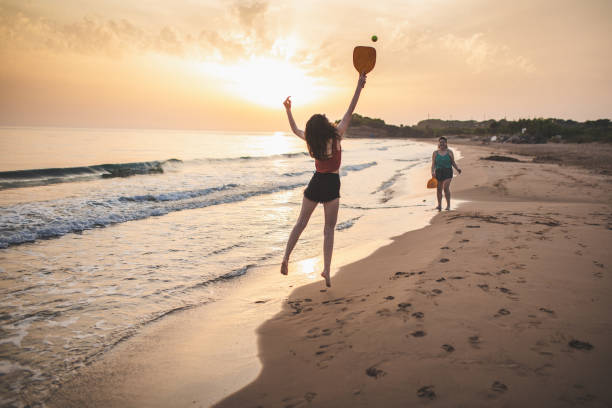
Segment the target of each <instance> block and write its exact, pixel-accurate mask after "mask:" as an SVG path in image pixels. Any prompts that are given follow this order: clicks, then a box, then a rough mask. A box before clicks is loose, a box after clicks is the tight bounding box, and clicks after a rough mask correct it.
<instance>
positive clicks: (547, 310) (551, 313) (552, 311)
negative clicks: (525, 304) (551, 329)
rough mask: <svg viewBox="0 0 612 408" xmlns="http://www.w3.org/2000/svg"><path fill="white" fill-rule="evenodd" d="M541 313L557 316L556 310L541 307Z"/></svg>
mask: <svg viewBox="0 0 612 408" xmlns="http://www.w3.org/2000/svg"><path fill="white" fill-rule="evenodd" d="M540 312H544V313H548V314H549V315H554V314H555V311H554V310H550V309H546V308H545V307H541V308H540Z"/></svg>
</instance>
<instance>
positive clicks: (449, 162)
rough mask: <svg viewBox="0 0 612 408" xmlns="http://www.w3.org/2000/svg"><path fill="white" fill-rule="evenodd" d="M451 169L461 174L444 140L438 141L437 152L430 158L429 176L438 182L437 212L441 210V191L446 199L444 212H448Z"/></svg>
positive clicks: (451, 177)
mask: <svg viewBox="0 0 612 408" xmlns="http://www.w3.org/2000/svg"><path fill="white" fill-rule="evenodd" d="M453 167H454V168H455V169H457V171H458V172H459V174H461V169H460V168H459V167H457V164H456V163H455V155H454V154H453V151H452V150H451V149H449V148H448V145H447V141H446V138H445V137H444V136H442V137H441V138H440V139H438V150H435V151H434V152H433V155H432V156H431V175H432V177H435V178H436V179H437V180H438V192H437V193H438V206H437V207H436V209H437V210H438V211H441V210H442V190H444V197H445V198H446V210H447V211H448V210H450V200H451V193H450V183H451V181H452V180H453Z"/></svg>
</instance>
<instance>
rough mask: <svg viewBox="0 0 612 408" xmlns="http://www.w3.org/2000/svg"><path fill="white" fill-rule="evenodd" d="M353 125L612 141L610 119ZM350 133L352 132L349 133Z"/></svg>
mask: <svg viewBox="0 0 612 408" xmlns="http://www.w3.org/2000/svg"><path fill="white" fill-rule="evenodd" d="M351 128H352V129H353V130H355V131H358V130H359V128H362V129H368V130H370V129H371V131H370V133H371V134H372V136H374V137H416V138H437V137H440V136H448V135H455V136H461V135H464V136H466V137H467V136H470V137H478V138H482V139H485V138H486V139H490V137H492V136H497V139H498V140H500V141H507V142H511V143H547V142H562V143H587V142H604V143H612V123H611V122H610V120H609V119H599V120H590V121H586V122H576V121H573V120H563V119H554V118H547V119H544V118H534V119H519V120H513V121H508V120H505V119H502V120H499V121H496V120H494V119H490V120H485V121H482V122H478V121H475V120H441V119H427V120H422V121H420V122H419V123H418V124H416V125H415V126H402V125H400V126H395V125H388V124H386V123H385V121H384V120H382V119H372V118H368V117H367V116H361V115H358V114H356V113H355V114H353V119H352V121H351ZM349 133H350V132H349Z"/></svg>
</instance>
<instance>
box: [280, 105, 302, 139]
mask: <svg viewBox="0 0 612 408" xmlns="http://www.w3.org/2000/svg"><path fill="white" fill-rule="evenodd" d="M289 98H291V97H290V96H288V97H287V99H285V102H283V105H285V111H286V112H287V119H289V126H291V130H292V131H293V133H295V135H296V136H297V137H299V138H300V139H304V140H306V137H305V136H304V131H303V130H301V129H298V127H297V125H296V124H295V120H294V119H293V114H292V113H291V99H289Z"/></svg>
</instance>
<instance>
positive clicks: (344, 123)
mask: <svg viewBox="0 0 612 408" xmlns="http://www.w3.org/2000/svg"><path fill="white" fill-rule="evenodd" d="M365 83H366V75H365V74H359V80H358V81H357V88H356V89H355V94H354V95H353V99H351V103H350V105H349V107H348V109H347V110H346V113H345V114H344V116H343V117H342V120H341V121H340V123H339V124H338V134H339V135H340V136H342V135H343V134H344V132H346V129H348V127H349V124H350V123H351V119H352V117H353V111H354V110H355V107H356V106H357V101H358V100H359V95H360V94H361V89H362V88H363V87H364V86H365Z"/></svg>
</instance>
